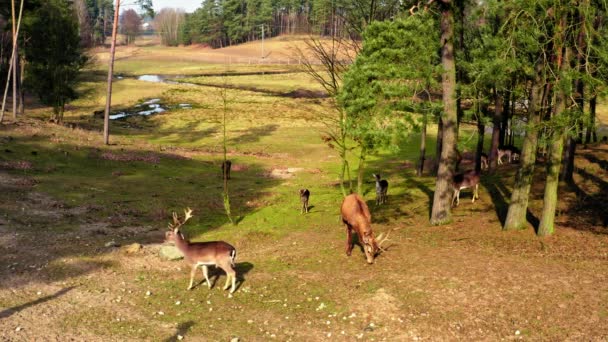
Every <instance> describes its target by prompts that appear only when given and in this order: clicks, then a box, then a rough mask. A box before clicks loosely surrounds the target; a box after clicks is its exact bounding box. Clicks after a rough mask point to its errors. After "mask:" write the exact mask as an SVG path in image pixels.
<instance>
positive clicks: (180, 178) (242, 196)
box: [0, 126, 282, 288]
mask: <svg viewBox="0 0 608 342" xmlns="http://www.w3.org/2000/svg"><path fill="white" fill-rule="evenodd" d="M8 128H9V129H8V130H5V131H4V132H3V135H9V134H11V132H10V130H11V129H16V128H15V127H12V126H11V127H8ZM66 130H67V129H66ZM68 132H69V131H68ZM12 135H13V136H16V137H17V138H13V139H11V140H10V141H8V139H6V140H7V142H6V143H3V146H4V147H5V148H6V149H8V150H10V151H11V153H3V152H0V153H2V158H3V159H4V160H5V162H6V163H9V164H10V165H12V164H15V165H20V164H22V163H26V164H27V168H26V169H11V168H8V169H7V165H9V164H4V163H3V165H2V166H0V168H4V170H0V213H2V218H1V219H0V233H1V234H2V235H4V236H10V237H11V238H10V239H8V240H6V241H7V242H4V241H2V242H1V243H0V263H1V264H2V265H11V264H14V263H18V264H19V265H33V266H35V267H37V268H41V271H39V272H37V271H36V268H33V269H31V270H30V269H29V268H28V269H27V270H26V271H25V273H24V272H21V273H20V272H15V270H14V269H10V268H6V267H2V268H1V269H0V279H3V281H2V282H0V288H6V287H9V286H10V287H11V288H18V287H20V286H23V285H25V284H27V283H30V282H34V281H38V280H40V279H42V280H45V279H46V280H50V281H61V280H65V279H70V278H74V277H78V276H81V275H83V274H87V273H90V272H94V271H95V270H96V269H99V268H112V267H114V266H115V265H114V264H112V263H110V262H106V261H98V260H90V259H88V257H89V256H97V255H100V254H105V253H109V252H111V251H113V250H115V249H116V248H115V247H106V245H107V244H108V243H110V242H112V241H116V242H119V244H120V245H127V244H130V243H134V242H137V243H141V244H147V243H159V242H161V241H162V237H163V233H164V230H165V229H166V228H165V227H166V224H167V222H169V221H170V213H171V211H177V212H181V210H183V208H186V207H191V208H192V209H194V211H195V216H194V217H193V218H192V219H191V220H190V221H189V224H188V226H187V227H185V230H187V232H186V234H188V235H190V236H196V235H200V234H201V233H203V232H207V231H210V230H216V229H218V227H221V226H223V225H224V224H226V223H227V218H226V215H225V212H224V207H223V200H222V187H221V181H220V178H219V177H216V176H217V173H218V170H217V166H216V165H215V164H214V163H212V162H208V161H201V160H195V159H191V158H187V157H183V156H180V155H176V154H172V153H159V152H157V151H149V150H129V149H121V150H119V149H116V148H99V147H96V146H93V145H91V146H86V144H84V146H83V145H74V144H69V143H57V142H54V143H53V142H50V141H52V139H51V138H52V137H51V135H53V137H56V135H55V134H54V133H52V131H49V132H45V131H42V133H40V132H37V133H36V135H35V136H28V137H23V136H21V135H19V134H12ZM32 152H36V153H35V154H34V153H32ZM263 171H264V168H263V166H261V165H259V164H257V163H248V164H246V167H243V169H242V170H240V171H239V172H238V174H239V176H238V177H237V179H234V180H231V184H230V187H231V193H232V194H233V196H232V197H231V204H232V209H233V210H232V211H233V214H235V215H238V216H241V217H245V216H248V215H251V214H253V213H255V212H256V211H258V210H260V209H261V208H258V207H252V206H248V205H247V203H248V202H249V201H252V200H255V199H257V198H259V197H260V196H262V195H261V194H264V193H267V192H268V190H267V189H269V188H273V187H274V186H276V185H277V184H278V183H279V182H281V181H282V180H280V179H274V178H271V177H260V174H263ZM3 177H4V178H5V179H4V180H2V178H3ZM9 177H10V178H9ZM24 211H25V212H27V213H28V215H24V214H23V212H24ZM13 236H15V237H14V238H13ZM75 241H78V243H74V242H75ZM24 245H27V246H30V248H28V249H23V248H19V246H24ZM83 258H84V259H83ZM66 260H70V261H69V262H67V261H66ZM245 269H246V267H245ZM30 273H31V276H30ZM34 275H35V276H34Z"/></svg>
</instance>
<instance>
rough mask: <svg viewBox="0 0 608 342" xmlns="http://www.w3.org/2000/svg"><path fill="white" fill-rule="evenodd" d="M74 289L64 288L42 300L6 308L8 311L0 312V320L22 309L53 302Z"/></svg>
mask: <svg viewBox="0 0 608 342" xmlns="http://www.w3.org/2000/svg"><path fill="white" fill-rule="evenodd" d="M75 287H76V286H70V287H66V288H63V289H61V290H59V291H57V292H55V293H54V294H52V295H49V296H45V297H42V298H38V299H36V300H33V301H31V302H27V303H24V304H21V305H18V306H15V307H12V308H8V309H5V310H3V311H0V319H3V318H7V317H10V316H12V315H14V314H16V313H18V312H19V311H21V310H23V309H27V308H29V307H31V306H35V305H38V304H42V303H45V302H48V301H49V300H53V299H55V298H58V297H61V296H63V295H64V294H66V293H68V292H70V291H72V290H73V289H74V288H75Z"/></svg>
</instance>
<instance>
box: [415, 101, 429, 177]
mask: <svg viewBox="0 0 608 342" xmlns="http://www.w3.org/2000/svg"><path fill="white" fill-rule="evenodd" d="M422 115H423V117H422V131H421V132H420V161H419V163H420V164H419V165H418V170H416V175H417V176H418V177H421V176H422V173H423V172H424V161H425V159H426V156H425V155H426V117H427V113H426V112H424V114H422Z"/></svg>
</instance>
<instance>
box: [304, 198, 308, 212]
mask: <svg viewBox="0 0 608 342" xmlns="http://www.w3.org/2000/svg"><path fill="white" fill-rule="evenodd" d="M304 206H305V207H306V213H308V200H306V202H304Z"/></svg>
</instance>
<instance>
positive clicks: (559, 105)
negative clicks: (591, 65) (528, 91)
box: [536, 16, 576, 236]
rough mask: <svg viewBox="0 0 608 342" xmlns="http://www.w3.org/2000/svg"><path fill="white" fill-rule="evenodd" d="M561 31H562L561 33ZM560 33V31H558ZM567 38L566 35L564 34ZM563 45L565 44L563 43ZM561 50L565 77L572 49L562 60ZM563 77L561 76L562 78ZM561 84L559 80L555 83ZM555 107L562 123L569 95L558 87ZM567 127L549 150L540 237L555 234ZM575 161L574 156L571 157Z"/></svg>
mask: <svg viewBox="0 0 608 342" xmlns="http://www.w3.org/2000/svg"><path fill="white" fill-rule="evenodd" d="M565 27H566V17H565V16H564V17H563V18H562V20H561V22H560V28H561V30H565ZM561 30H560V31H561ZM558 32H559V31H558ZM563 35H564V36H565V35H566V34H565V33H563ZM562 44H564V43H563V42H562ZM556 45H557V47H558V48H559V49H556V50H557V53H558V59H557V60H558V62H557V63H558V67H559V70H560V74H561V75H565V74H566V73H567V72H568V71H569V70H570V48H564V49H563V56H561V57H562V58H560V56H559V54H560V53H562V51H561V46H560V45H559V44H556ZM560 77H561V76H560ZM555 83H556V84H558V83H559V78H558V79H557V80H556V81H555ZM555 92H556V96H555V99H556V100H555V105H554V111H553V117H554V119H557V120H556V121H558V122H560V121H562V120H560V117H562V116H563V115H568V114H565V111H566V107H567V101H568V95H567V94H565V93H564V91H563V90H562V89H560V88H559V87H556V89H555ZM566 130H567V127H565V128H564V127H559V126H558V127H557V128H556V129H555V131H554V132H553V135H552V136H551V147H550V148H549V160H548V161H547V180H546V183H545V195H544V198H543V212H542V216H541V218H540V224H539V226H538V231H537V232H536V234H537V235H538V236H546V235H551V234H553V231H554V223H555V209H556V208H557V188H558V186H559V169H560V166H561V164H562V155H563V150H564V136H565V133H566ZM569 140H570V142H571V144H573V145H574V144H576V141H574V139H573V138H572V137H569ZM571 158H572V159H573V161H574V155H572V156H571Z"/></svg>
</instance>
